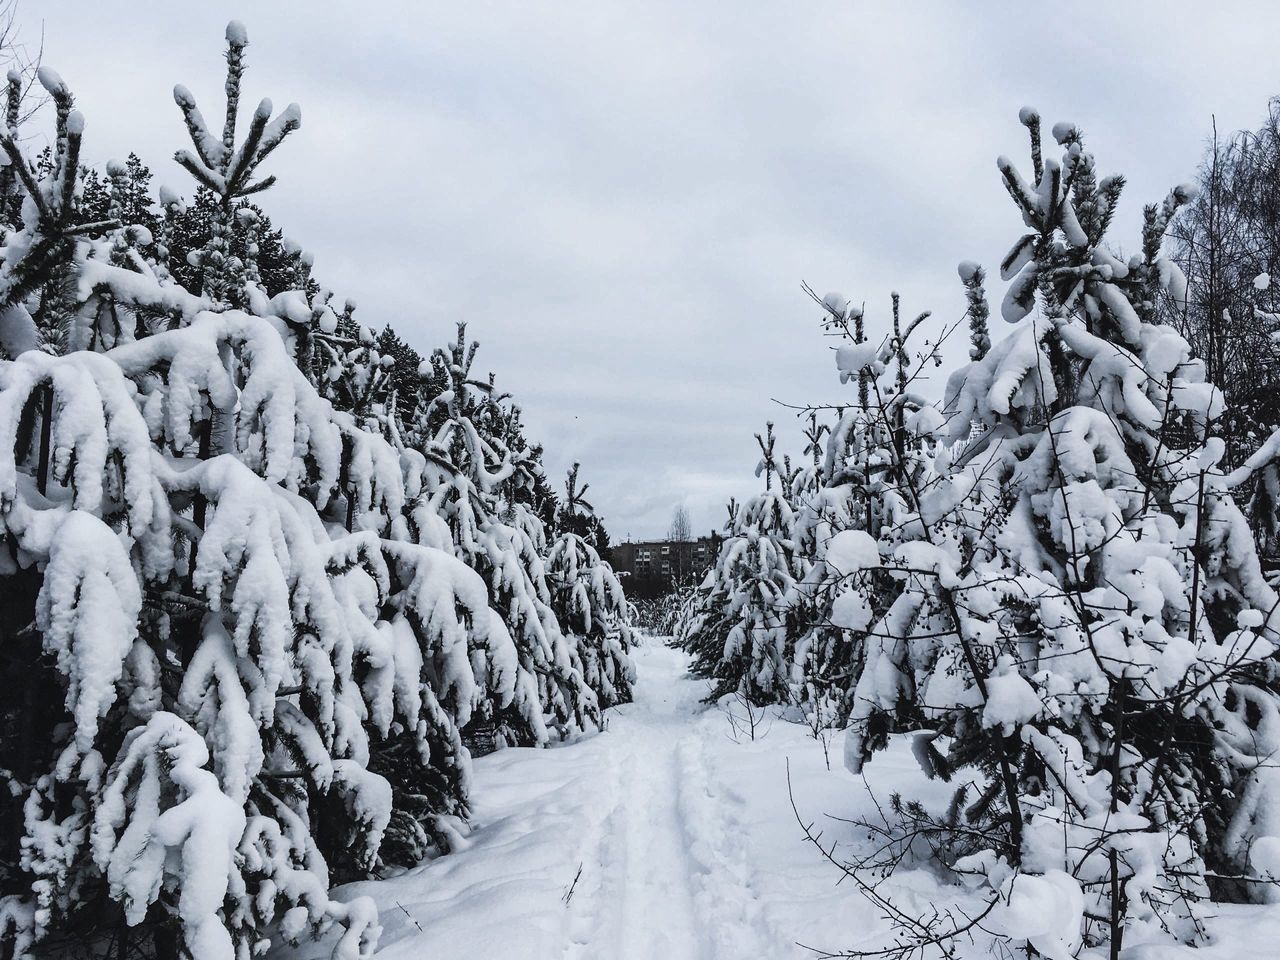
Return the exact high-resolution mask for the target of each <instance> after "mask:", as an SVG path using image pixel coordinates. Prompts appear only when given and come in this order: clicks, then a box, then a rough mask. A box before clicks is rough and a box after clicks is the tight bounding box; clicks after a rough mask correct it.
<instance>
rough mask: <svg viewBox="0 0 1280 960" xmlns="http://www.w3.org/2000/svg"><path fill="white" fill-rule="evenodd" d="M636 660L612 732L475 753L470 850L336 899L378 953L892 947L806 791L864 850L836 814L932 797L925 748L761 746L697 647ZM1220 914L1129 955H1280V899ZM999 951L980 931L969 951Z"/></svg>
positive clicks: (930, 893)
mask: <svg viewBox="0 0 1280 960" xmlns="http://www.w3.org/2000/svg"><path fill="white" fill-rule="evenodd" d="M636 660H637V666H638V669H639V683H638V685H637V689H636V702H635V703H632V704H628V705H626V706H624V707H620V708H617V709H615V710H612V711H610V721H609V725H608V729H607V730H606V731H605V732H604V733H602V734H600V735H597V736H592V737H588V738H586V739H584V740H582V741H580V742H578V743H575V744H572V745H569V746H564V747H560V748H557V749H552V750H534V749H513V750H504V751H500V752H498V753H495V754H492V755H490V756H487V757H483V758H481V759H479V760H477V761H476V763H475V782H474V785H473V789H472V796H473V798H474V814H475V816H474V820H475V830H474V832H473V833H472V835H471V838H470V841H469V844H468V845H467V847H466V848H465V849H463V850H459V851H457V852H455V853H452V854H450V855H448V856H445V857H441V858H440V859H438V860H435V861H433V862H431V863H428V864H426V865H424V866H422V867H419V868H417V869H416V870H413V871H410V872H409V873H406V874H404V875H402V876H399V877H395V878H392V879H388V880H382V881H370V882H366V883H358V884H351V885H349V886H347V887H344V888H341V889H340V890H339V891H338V892H337V893H336V896H337V897H338V898H339V899H343V898H346V897H350V896H354V895H356V894H367V895H370V896H372V897H374V898H375V900H376V901H377V903H378V906H379V908H380V910H381V916H382V923H383V926H384V928H385V932H384V934H383V937H382V947H381V952H380V953H379V956H380V957H384V958H386V960H396V958H405V960H419V958H430V960H455V958H457V960H463V958H466V960H486V958H490V957H495V958H496V957H519V958H521V960H542V958H555V960H562V958H567V960H615V958H616V960H640V958H654V960H695V958H697V960H720V958H725V960H728V958H736V960H741V958H761V960H763V958H770V960H772V958H790V957H797V958H800V957H808V958H812V957H814V956H815V953H814V950H812V949H806V948H807V947H809V948H815V949H819V950H826V951H830V952H839V951H842V950H850V949H857V948H859V947H863V948H867V947H871V946H873V945H882V944H883V942H884V934H885V931H886V930H887V924H886V921H884V920H883V919H882V918H881V917H880V916H879V915H878V913H877V911H876V910H875V908H874V907H873V906H872V905H871V904H870V903H869V902H868V901H866V900H865V899H864V898H863V897H862V896H861V895H860V894H859V893H858V891H857V889H856V887H855V886H854V885H853V884H852V883H850V882H848V881H847V880H846V881H845V882H844V883H840V882H839V881H840V880H841V875H840V872H839V871H838V870H836V869H835V868H834V867H833V866H832V865H831V864H830V863H827V862H826V861H825V860H823V858H822V857H821V856H820V855H819V853H818V851H817V850H815V849H814V848H813V847H812V846H811V845H808V844H806V843H805V842H804V839H803V833H802V831H801V829H800V827H799V826H798V824H797V822H796V819H795V816H794V814H793V813H792V810H791V800H790V795H794V797H795V800H796V803H797V805H798V807H799V809H800V810H801V813H802V815H803V816H804V817H805V818H806V819H809V820H813V821H816V822H817V825H818V827H820V828H821V829H822V830H823V834H824V840H826V841H829V840H837V841H839V843H840V845H841V847H845V848H847V847H849V846H851V845H857V844H859V843H864V842H865V835H864V834H859V833H858V832H857V831H855V829H854V828H853V827H852V826H851V825H850V824H848V823H846V822H842V821H841V820H837V819H834V818H844V819H845V820H847V819H849V818H854V817H858V816H863V815H868V814H870V813H873V812H874V810H875V806H874V804H875V802H880V803H884V802H885V801H887V798H888V796H889V794H890V793H891V792H892V791H893V790H894V789H902V790H904V792H908V791H909V792H911V793H912V794H913V795H920V792H921V791H923V792H925V794H926V796H927V795H928V794H929V792H930V788H931V787H933V785H932V784H929V783H928V782H927V781H923V780H922V779H921V778H920V775H919V773H918V770H917V768H916V764H915V761H914V760H913V759H912V758H911V755H910V753H909V752H908V751H907V750H906V749H901V748H899V747H898V746H896V745H895V747H893V748H891V749H890V750H888V751H887V752H885V753H884V754H881V755H879V756H877V757H876V759H875V761H874V763H872V764H871V765H870V766H869V767H868V771H867V780H865V781H864V779H863V778H862V777H854V776H852V775H851V774H849V773H848V772H847V771H846V770H845V769H844V768H843V766H842V764H841V762H840V757H839V749H840V742H839V738H838V737H837V739H836V741H835V743H834V744H832V747H831V765H830V769H828V766H827V763H826V758H825V756H824V751H823V748H822V746H821V744H820V743H818V742H817V741H816V740H814V738H813V737H812V736H811V734H810V732H809V730H808V728H806V727H804V726H801V725H798V724H794V723H788V722H786V721H784V720H781V719H774V720H772V721H770V720H765V722H764V724H763V726H762V728H761V729H759V730H757V732H756V739H755V740H754V741H753V740H751V739H750V736H749V734H748V733H747V731H745V730H743V729H742V724H741V723H739V724H738V727H739V732H737V733H735V730H734V728H733V726H732V725H731V724H730V722H729V718H728V717H727V716H726V712H725V709H724V708H718V707H710V708H708V707H706V706H704V705H703V704H701V703H700V699H701V697H702V696H703V693H704V691H705V689H706V688H705V685H704V684H703V683H701V682H699V681H696V680H692V679H690V678H689V677H688V676H687V675H686V660H685V656H684V654H683V653H681V652H679V651H677V650H674V649H671V648H669V647H665V646H661V645H658V644H657V643H651V645H649V646H645V647H642V648H640V649H639V650H638V651H637V652H636ZM739 709H740V708H739ZM788 771H789V773H790V780H791V785H792V790H791V793H790V795H789V792H788ZM935 789H936V788H935ZM944 789H945V788H944ZM873 792H874V797H873ZM936 795H937V796H941V794H940V793H936ZM893 883H894V884H895V886H894V888H893V889H894V895H895V898H896V899H897V900H898V902H899V903H900V904H901V905H903V906H905V907H909V908H916V909H918V910H919V911H920V912H922V913H923V912H925V911H928V910H931V909H932V907H933V905H935V904H946V903H949V902H952V901H954V899H955V898H956V896H957V889H956V888H955V887H943V886H941V885H940V884H939V883H938V882H937V881H936V880H935V878H934V877H933V875H931V874H930V873H928V872H926V871H923V870H917V871H909V872H905V873H902V874H900V875H899V876H898V877H895V879H894V881H893ZM1217 912H1218V913H1219V914H1220V916H1219V917H1218V918H1217V919H1215V920H1211V921H1210V929H1211V930H1212V931H1214V932H1215V933H1216V934H1217V935H1218V936H1219V937H1220V942H1218V943H1216V944H1214V945H1213V946H1211V947H1210V948H1208V949H1200V950H1189V949H1188V950H1183V949H1181V948H1170V947H1167V946H1166V947H1160V948H1154V947H1152V948H1148V949H1146V950H1145V951H1144V950H1142V949H1141V948H1138V949H1137V950H1135V951H1126V954H1127V955H1131V956H1135V957H1144V958H1152V960H1154V958H1160V960H1163V958H1165V957H1184V956H1185V957H1188V958H1189V957H1195V958H1197V960H1227V958H1233V960H1234V958H1239V957H1257V958H1263V957H1267V958H1270V957H1274V956H1276V955H1277V947H1276V945H1277V944H1280V908H1271V907H1267V908H1262V907H1228V908H1219V909H1218V911H1217ZM802 945H803V946H802ZM313 949H314V948H313ZM989 950H990V946H989V944H988V943H981V942H979V943H975V944H973V945H972V946H971V947H968V948H967V949H966V950H963V951H962V955H971V956H972V957H975V958H976V957H987V956H990V955H991V954H990V952H989ZM303 955H304V956H308V955H310V952H308V951H304V953H303Z"/></svg>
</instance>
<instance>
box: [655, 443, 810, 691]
mask: <svg viewBox="0 0 1280 960" xmlns="http://www.w3.org/2000/svg"><path fill="white" fill-rule="evenodd" d="M776 442H777V438H776V437H775V436H774V432H773V424H772V423H770V424H768V425H767V427H766V429H765V432H764V433H763V434H756V443H757V445H758V446H759V447H760V462H759V464H758V465H757V467H756V475H757V476H760V475H761V474H763V475H764V478H765V489H764V492H763V493H760V494H757V495H756V496H754V497H752V498H751V499H750V500H748V501H747V503H746V504H745V505H744V506H743V507H742V508H741V509H740V510H739V509H735V508H736V504H731V505H730V508H729V521H728V524H727V525H726V528H725V534H726V537H725V541H724V543H723V544H721V547H720V553H719V555H718V556H717V557H716V562H715V566H713V567H712V569H711V570H710V571H709V572H708V573H707V576H706V579H705V580H704V581H703V584H702V586H701V587H700V588H699V593H698V600H697V601H696V604H695V607H694V610H693V613H692V615H691V616H690V618H689V619H688V621H687V622H686V624H685V627H684V629H683V630H682V631H681V634H680V636H679V638H678V641H679V643H680V645H681V646H682V647H684V649H686V650H688V651H689V652H690V653H691V654H692V666H691V669H692V671H693V673H694V674H695V675H696V676H699V677H706V678H708V679H710V680H711V681H712V684H711V690H710V692H709V693H708V695H707V699H708V701H715V700H718V699H720V698H721V697H723V696H725V695H726V694H740V695H741V696H743V697H746V698H747V700H749V701H750V702H751V703H753V704H766V703H775V702H786V701H787V700H789V699H790V696H791V689H790V682H791V669H790V659H789V654H790V652H789V650H788V648H787V622H786V598H787V595H788V593H789V592H790V590H791V588H792V585H793V584H794V582H795V580H796V577H797V575H802V574H803V560H802V559H801V558H799V557H797V555H796V554H795V551H794V550H793V548H792V541H791V531H792V526H793V524H794V521H795V516H794V513H793V511H792V508H791V504H790V503H789V502H788V499H787V496H786V491H785V490H784V489H783V485H782V482H781V480H779V479H778V478H777V474H778V473H779V466H780V465H779V463H778V460H777V457H776V456H775V453H774V448H775V444H776Z"/></svg>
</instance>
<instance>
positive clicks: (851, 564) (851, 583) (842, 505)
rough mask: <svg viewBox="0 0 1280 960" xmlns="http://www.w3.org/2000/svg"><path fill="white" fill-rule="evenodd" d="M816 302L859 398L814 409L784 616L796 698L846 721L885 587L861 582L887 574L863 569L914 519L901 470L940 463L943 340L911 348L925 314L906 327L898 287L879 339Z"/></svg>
mask: <svg viewBox="0 0 1280 960" xmlns="http://www.w3.org/2000/svg"><path fill="white" fill-rule="evenodd" d="M815 299H816V298H815ZM820 302H821V304H822V306H823V309H824V311H825V315H824V319H823V327H824V329H825V330H826V331H827V333H828V334H831V335H835V336H837V337H839V338H840V339H842V340H843V341H844V342H843V343H842V344H841V345H840V346H839V347H837V350H836V361H837V365H838V367H839V368H840V376H841V380H842V381H845V382H848V381H850V380H853V381H856V382H857V383H858V398H857V400H856V401H855V402H854V403H853V404H851V405H850V406H849V407H847V408H841V409H839V410H837V411H836V415H837V419H836V422H835V425H834V426H833V427H826V425H820V424H818V422H817V414H818V411H816V410H813V411H810V413H809V417H810V426H809V429H808V431H807V432H806V438H807V440H808V443H809V451H810V455H811V456H812V457H813V458H814V468H813V470H812V477H813V478H812V479H811V480H806V481H805V483H804V484H803V489H804V492H803V494H801V495H798V496H797V497H796V516H795V525H794V528H793V541H794V549H795V551H796V552H797V553H798V554H799V555H800V556H802V557H805V558H807V559H808V568H807V570H806V571H805V573H804V575H803V577H801V578H799V579H797V580H796V582H795V584H794V585H793V587H792V589H791V591H790V594H789V595H788V598H787V616H788V630H789V633H790V635H791V641H790V645H791V647H792V649H793V659H794V683H795V687H796V699H797V700H798V701H799V703H800V705H801V707H802V708H803V709H804V710H805V711H806V713H807V714H808V716H809V719H810V721H811V722H812V723H814V724H815V726H816V727H825V726H836V727H843V725H844V723H845V721H846V720H847V719H848V717H849V714H850V711H851V710H852V708H853V692H854V685H855V683H856V680H857V676H858V673H859V670H860V664H861V657H862V654H863V652H864V648H865V634H866V631H867V629H868V627H869V626H870V623H871V621H872V619H873V617H874V616H875V615H878V614H879V613H882V612H883V611H882V610H881V609H880V608H879V606H877V602H878V600H879V598H880V597H881V596H882V595H883V594H884V591H883V590H871V591H868V590H867V589H866V587H867V586H868V584H865V583H863V582H862V581H863V580H864V579H865V577H867V576H873V577H874V576H878V577H880V578H883V577H884V576H885V575H884V574H883V572H879V573H873V574H866V573H864V571H866V570H868V569H871V570H874V569H875V568H877V567H878V566H879V563H878V560H877V557H878V554H877V549H878V547H877V544H881V545H883V547H884V548H886V549H890V548H891V547H892V544H893V542H894V540H895V538H896V537H898V536H899V535H900V531H901V528H902V526H903V525H904V524H909V523H910V520H911V511H910V509H909V507H908V504H907V501H906V500H905V499H904V497H903V495H902V490H903V488H904V483H903V474H904V472H909V474H910V477H911V482H912V483H915V484H918V485H922V484H925V483H927V482H928V477H929V476H930V474H931V471H932V469H933V461H932V456H931V453H932V450H933V446H934V444H933V443H932V441H931V438H930V434H931V431H932V429H933V428H935V427H936V426H937V423H938V420H939V417H938V414H937V412H936V410H934V409H933V407H932V406H931V405H930V404H928V403H927V402H926V401H925V400H924V399H923V397H922V396H921V395H920V390H919V384H920V381H921V379H922V377H923V376H924V374H925V371H926V370H927V369H928V368H930V367H932V366H934V365H935V364H936V362H937V344H934V343H929V342H927V341H926V342H924V344H923V348H922V349H920V350H914V351H913V348H912V346H911V344H912V338H913V337H916V338H918V337H919V334H920V331H922V329H923V328H922V324H923V323H924V321H925V320H926V319H927V318H928V316H929V314H928V313H927V312H926V313H922V314H920V315H919V316H918V317H917V318H916V319H915V320H914V321H913V322H911V323H910V324H908V325H907V326H906V327H905V328H904V327H903V326H902V323H901V317H900V301H899V298H898V296H897V295H896V294H895V295H894V296H893V298H892V324H891V327H890V330H889V332H888V333H887V334H886V335H885V336H883V337H881V338H880V339H879V340H878V341H877V342H875V343H871V342H869V341H868V339H867V335H866V318H865V317H864V315H863V310H862V308H861V307H855V306H853V305H852V304H851V303H850V302H849V301H848V300H847V299H846V298H845V297H843V296H841V295H839V294H835V293H832V294H828V295H827V296H826V297H824V298H823V299H822V300H821V301H820ZM824 436H825V442H822V441H823V437H824ZM898 450H900V451H901V453H902V456H901V457H898V456H897V455H896V454H897V452H898ZM880 586H881V587H883V586H885V585H884V584H881V585H880Z"/></svg>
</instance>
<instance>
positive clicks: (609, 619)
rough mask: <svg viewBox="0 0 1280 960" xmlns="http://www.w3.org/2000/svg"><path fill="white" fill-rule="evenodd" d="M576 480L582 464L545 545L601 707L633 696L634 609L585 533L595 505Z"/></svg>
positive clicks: (556, 604) (554, 590) (555, 587)
mask: <svg viewBox="0 0 1280 960" xmlns="http://www.w3.org/2000/svg"><path fill="white" fill-rule="evenodd" d="M588 486H589V484H586V483H584V484H583V485H582V486H581V487H579V486H578V464H576V463H575V464H574V465H573V467H572V468H571V469H570V470H569V476H568V479H567V480H566V481H565V497H564V500H563V501H562V502H561V505H560V516H559V518H558V526H559V528H560V530H561V531H562V532H561V533H560V535H559V536H558V537H557V538H556V539H555V541H554V542H553V543H552V544H551V547H550V549H549V550H548V551H547V584H548V587H549V588H550V590H551V607H552V609H553V610H554V611H555V614H556V617H557V618H558V620H559V622H560V625H561V627H562V628H563V629H564V631H565V632H566V634H567V636H568V637H569V638H570V639H571V641H572V642H573V643H574V645H575V646H576V647H577V650H578V656H579V658H580V659H581V661H582V672H583V676H584V678H585V679H586V681H587V685H588V686H590V687H591V689H592V690H593V691H594V692H595V695H596V701H597V702H598V703H599V705H600V707H601V709H603V708H605V707H612V706H614V705H616V704H619V703H627V702H629V701H630V700H631V686H632V684H633V683H634V682H635V667H634V665H633V664H632V663H631V658H630V656H629V655H628V651H630V649H631V624H630V622H629V621H630V610H629V609H628V604H627V598H626V595H625V594H624V593H623V591H622V584H621V583H619V582H618V578H617V577H616V576H614V573H613V568H612V567H610V566H609V564H607V563H606V562H605V561H603V560H601V559H600V554H598V553H597V552H596V549H595V547H593V546H591V544H590V543H588V542H587V540H586V537H585V536H584V534H585V533H587V532H588V531H589V530H590V526H591V520H592V519H593V518H594V516H595V508H594V507H592V506H591V504H590V503H589V502H588V501H587V499H586V493H587V487H588Z"/></svg>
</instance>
